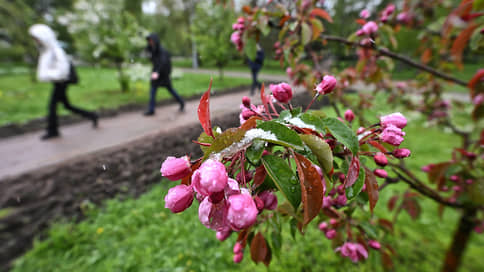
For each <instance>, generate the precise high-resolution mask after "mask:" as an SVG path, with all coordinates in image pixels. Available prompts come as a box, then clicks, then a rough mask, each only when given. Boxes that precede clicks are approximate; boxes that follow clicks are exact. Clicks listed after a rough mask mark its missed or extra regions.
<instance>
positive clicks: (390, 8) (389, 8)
mask: <svg viewBox="0 0 484 272" xmlns="http://www.w3.org/2000/svg"><path fill="white" fill-rule="evenodd" d="M394 11H395V5H394V4H389V5H388V6H387V7H386V8H385V10H383V14H385V15H387V16H390V15H392V13H393V12H394Z"/></svg>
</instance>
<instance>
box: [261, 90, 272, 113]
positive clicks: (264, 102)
mask: <svg viewBox="0 0 484 272" xmlns="http://www.w3.org/2000/svg"><path fill="white" fill-rule="evenodd" d="M269 99H270V98H269V96H266V93H265V87H264V83H262V87H261V88H260V100H261V102H262V105H264V109H265V111H266V113H269Z"/></svg>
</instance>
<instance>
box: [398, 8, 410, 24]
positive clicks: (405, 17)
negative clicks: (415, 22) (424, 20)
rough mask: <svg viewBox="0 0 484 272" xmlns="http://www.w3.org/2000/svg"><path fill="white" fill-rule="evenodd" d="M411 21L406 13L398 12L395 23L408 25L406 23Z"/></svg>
mask: <svg viewBox="0 0 484 272" xmlns="http://www.w3.org/2000/svg"><path fill="white" fill-rule="evenodd" d="M411 20H412V17H411V16H410V14H409V13H408V12H406V11H404V12H400V13H399V14H398V15H397V21H398V22H400V23H404V24H408V23H410V21H411Z"/></svg>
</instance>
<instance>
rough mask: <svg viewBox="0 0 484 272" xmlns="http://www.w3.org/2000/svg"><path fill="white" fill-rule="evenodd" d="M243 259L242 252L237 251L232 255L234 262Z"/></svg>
mask: <svg viewBox="0 0 484 272" xmlns="http://www.w3.org/2000/svg"><path fill="white" fill-rule="evenodd" d="M243 259H244V253H243V252H239V253H237V254H235V255H234V263H240V262H241V261H242V260H243Z"/></svg>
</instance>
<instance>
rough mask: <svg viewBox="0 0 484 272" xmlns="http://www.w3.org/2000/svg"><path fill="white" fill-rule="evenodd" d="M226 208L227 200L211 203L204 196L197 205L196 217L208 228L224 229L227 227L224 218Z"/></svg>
mask: <svg viewBox="0 0 484 272" xmlns="http://www.w3.org/2000/svg"><path fill="white" fill-rule="evenodd" d="M227 208H228V207H227V202H226V201H225V200H222V201H220V202H219V203H217V204H213V203H212V202H210V201H209V199H208V197H206V198H205V199H204V200H203V201H202V202H201V203H200V206H199V207H198V219H200V222H202V224H203V225H205V226H206V227H207V228H209V229H213V230H216V231H225V230H227V227H228V223H227V220H226V218H227Z"/></svg>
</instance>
